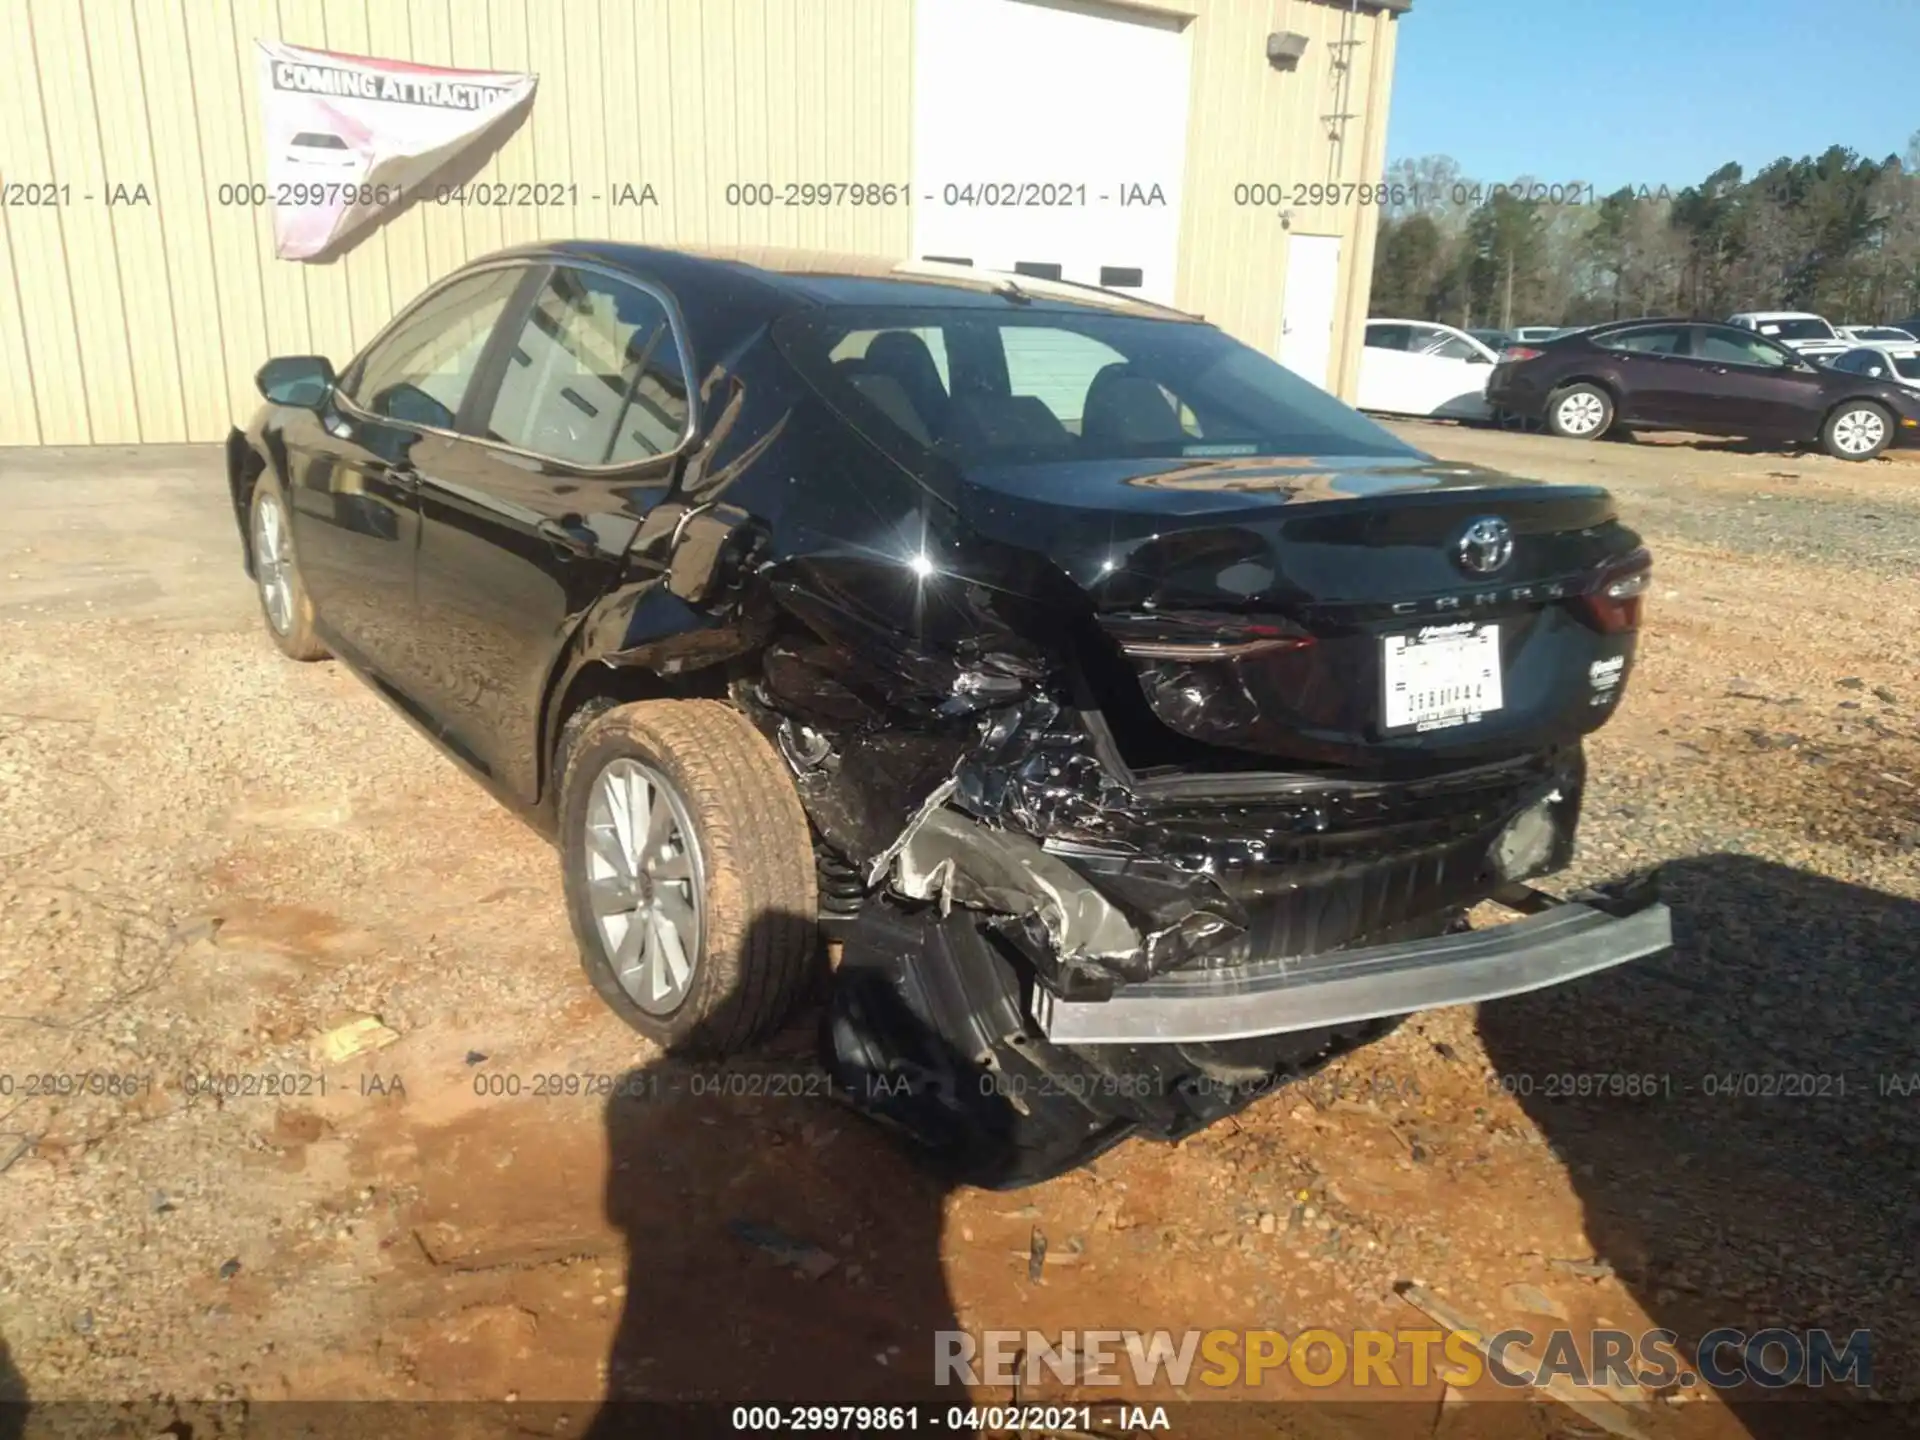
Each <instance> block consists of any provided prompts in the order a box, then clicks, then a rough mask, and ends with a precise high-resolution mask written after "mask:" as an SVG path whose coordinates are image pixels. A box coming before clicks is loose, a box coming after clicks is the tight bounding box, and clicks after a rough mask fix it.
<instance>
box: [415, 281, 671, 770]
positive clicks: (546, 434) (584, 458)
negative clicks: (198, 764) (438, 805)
mask: <svg viewBox="0 0 1920 1440" xmlns="http://www.w3.org/2000/svg"><path fill="white" fill-rule="evenodd" d="M523 315H524V318H520V316H518V315H516V316H515V317H510V318H509V320H508V322H507V323H506V324H505V325H503V326H502V329H501V334H500V338H499V341H498V343H497V344H496V345H495V346H494V347H493V349H492V350H491V351H490V352H489V354H488V357H487V359H486V362H485V369H484V373H483V376H482V379H481V381H480V382H479V384H478V385H477V386H476V394H475V396H474V397H473V398H472V399H471V400H470V401H469V404H468V406H467V409H466V411H465V412H463V414H462V416H461V429H462V431H463V432H464V433H465V435H466V438H465V439H463V440H462V441H461V442H460V443H459V444H458V445H457V446H456V447H455V452H454V453H453V454H452V455H451V456H449V457H448V463H447V464H445V465H444V466H442V467H441V468H440V469H438V470H437V471H435V472H434V473H433V474H431V475H425V474H423V476H422V478H421V482H420V488H419V494H420V517H421V534H420V560H419V566H418V570H417V577H418V580H417V589H418V595H419V603H420V613H421V624H422V628H423V631H424V633H427V634H429V635H431V636H432V637H433V639H434V641H435V649H436V655H435V659H434V666H433V671H432V674H431V676H430V680H429V685H428V687H427V694H426V696H425V700H426V703H427V704H428V705H429V706H430V708H431V709H432V712H433V715H434V718H435V721H436V723H437V725H438V728H439V730H440V733H441V735H442V737H443V739H444V740H445V742H446V744H447V746H448V748H449V749H451V750H453V751H454V752H455V753H456V754H458V755H460V756H461V757H462V758H463V759H465V760H466V761H467V762H468V763H469V764H470V765H471V766H472V767H473V768H474V769H475V770H476V771H477V772H479V774H480V775H481V776H483V777H484V778H486V779H487V780H488V781H489V782H490V783H492V784H493V785H494V786H495V787H496V788H497V789H498V790H500V791H501V792H502V793H503V794H504V795H506V796H507V797H509V798H511V799H514V800H518V801H520V802H522V803H531V802H532V801H533V800H534V799H535V798H536V795H537V793H538V786H539V763H538V754H539V736H540V717H541V712H542V705H543V701H544V700H545V698H546V697H545V691H546V685H547V682H548V678H549V677H550V675H551V674H552V673H553V669H554V666H555V664H556V662H557V661H558V660H559V658H560V656H561V653H562V651H563V650H564V648H565V646H566V644H567V643H568V641H569V639H570V638H571V635H572V633H573V629H574V626H575V624H576V622H577V621H578V620H579V618H580V617H581V615H582V614H583V613H584V612H585V611H586V609H587V608H588V606H590V605H591V604H592V603H593V601H594V600H596V599H597V598H598V597H599V596H601V595H602V594H604V593H605V592H606V591H607V589H608V588H609V587H610V586H612V585H613V584H614V582H615V581H616V579H617V578H618V576H619V574H620V571H621V565H622V561H623V557H624V556H625V554H626V552H627V549H628V547H629V545H630V544H631V543H632V541H633V538H634V535H635V534H636V532H637V531H638V529H639V525H640V521H641V519H642V518H643V517H644V516H645V515H646V512H647V511H648V510H650V509H651V508H653V506H654V505H655V504H657V503H658V502H659V501H660V499H661V498H662V497H663V496H664V495H665V494H666V493H667V491H668V489H669V488H670V485H671V483H672V480H673V478H674V474H675V472H676V470H677V467H678V457H679V456H680V455H681V454H682V453H683V452H684V450H685V448H686V445H687V443H688V441H689V439H690V437H691V433H692V429H693V406H692V397H693V394H694V388H693V384H692V379H691V376H692V368H691V351H690V350H689V348H688V347H687V345H686V343H685V340H684V336H685V329H684V326H683V325H682V324H681V322H680V320H679V318H678V315H677V311H676V309H675V307H674V306H673V304H672V302H671V301H670V300H669V299H668V297H667V295H666V292H664V291H663V290H658V289H655V288H653V287H651V286H649V285H647V284H644V283H642V282H639V281H636V280H634V279H632V278H630V277H626V276H623V275H620V274H616V273H614V272H611V271H607V270H603V269H601V268H599V267H596V266H593V265H589V264H584V263H582V264H571V263H570V264H564V265H555V266H551V267H546V268H543V269H542V271H541V272H540V274H539V275H538V276H537V277H536V278H535V281H534V283H533V284H532V286H531V287H530V292H529V295H528V296H527V298H526V303H525V305H524V311H523ZM516 321H517V323H516Z"/></svg>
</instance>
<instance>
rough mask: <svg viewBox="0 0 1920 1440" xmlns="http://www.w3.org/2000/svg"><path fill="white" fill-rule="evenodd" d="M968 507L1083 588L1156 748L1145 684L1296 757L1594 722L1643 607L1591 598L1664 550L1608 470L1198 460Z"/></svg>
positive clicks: (1121, 469)
mask: <svg viewBox="0 0 1920 1440" xmlns="http://www.w3.org/2000/svg"><path fill="white" fill-rule="evenodd" d="M961 509H962V514H963V516H964V518H965V519H966V520H967V521H969V522H970V523H971V524H972V526H973V527H974V528H976V529H977V530H979V531H981V532H982V533H983V534H985V535H986V536H988V537H991V538H993V539H997V540H1000V541H1002V542H1004V543H1006V544H1009V545H1016V546H1020V547H1022V548H1025V549H1028V550H1036V551H1039V552H1041V553H1043V554H1044V555H1045V557H1046V558H1047V559H1048V560H1049V561H1050V562H1051V563H1052V565H1053V567H1055V568H1056V569H1057V570H1058V571H1059V572H1061V573H1062V574H1064V575H1065V576H1066V577H1067V578H1068V579H1070V580H1071V581H1072V582H1073V584H1074V585H1075V587H1076V588H1077V589H1079V590H1080V591H1081V592H1082V593H1083V594H1084V595H1085V596H1086V599H1087V601H1088V602H1089V604H1090V607H1091V610H1092V612H1093V617H1094V628H1093V633H1092V634H1091V635H1090V636H1089V637H1088V640H1089V643H1088V645H1087V646H1085V647H1084V652H1085V654H1086V658H1087V660H1088V662H1089V663H1088V664H1087V666H1086V668H1087V670H1088V672H1089V674H1090V676H1092V678H1093V679H1094V681H1095V689H1096V692H1097V694H1098V695H1099V697H1100V702H1101V704H1102V708H1103V709H1111V710H1113V711H1114V712H1116V716H1117V720H1118V723H1116V725H1115V730H1116V733H1117V734H1120V735H1123V736H1124V735H1126V734H1129V733H1131V734H1132V735H1133V736H1134V740H1135V749H1136V751H1137V750H1139V749H1140V747H1141V746H1143V745H1144V746H1146V747H1147V748H1148V749H1151V748H1152V738H1153V737H1152V735H1151V731H1152V729H1153V727H1151V726H1139V725H1134V726H1129V725H1128V724H1127V721H1126V716H1125V713H1124V712H1125V711H1126V710H1127V708H1128V706H1129V705H1132V706H1134V707H1137V706H1138V705H1139V703H1140V701H1142V700H1144V701H1145V703H1146V705H1147V706H1148V707H1149V709H1150V710H1151V713H1152V715H1153V717H1154V718H1155V719H1157V721H1158V722H1159V725H1160V726H1164V727H1166V728H1167V729H1170V730H1172V731H1174V732H1177V734H1179V735H1181V736H1185V737H1188V738H1189V739H1191V740H1198V741H1202V742H1206V743H1208V744H1213V745H1222V746H1228V747H1232V748H1235V749H1240V750H1246V751H1252V752H1257V753H1261V754H1267V755H1274V756H1278V757H1284V758H1287V759H1290V760H1295V761H1310V762H1323V763H1332V764H1339V765H1352V764H1368V763H1373V762H1387V761H1391V760H1392V759H1394V758H1395V757H1419V758H1421V759H1423V760H1435V759H1446V760H1456V759H1457V760H1468V759H1477V758H1483V757H1487V756H1491V755H1498V754H1511V753H1517V752H1520V751H1525V750H1531V749H1535V748H1542V747H1546V746H1552V745H1558V744H1564V743H1567V742H1569V741H1571V740H1576V739H1578V737H1579V736H1581V735H1583V734H1585V733H1587V732H1588V731H1590V730H1593V729H1595V728H1597V727H1598V726H1599V725H1600V724H1601V723H1603V722H1604V721H1605V719H1606V718H1607V716H1608V715H1610V714H1611V713H1612V710H1613V708H1614V707H1615V706H1616V705H1617V703H1618V700H1619V698H1620V695H1621V694H1622V693H1623V691H1624V688H1625V679H1626V673H1627V671H1628V669H1629V668H1630V667H1631V664H1632V654H1633V640H1634V626H1635V624H1636V623H1637V600H1636V601H1634V602H1633V604H1632V605H1631V606H1624V605H1622V606H1615V607H1614V608H1613V609H1612V610H1607V609H1605V608H1604V607H1596V605H1595V603H1594V602H1593V601H1591V600H1590V599H1588V598H1585V597H1588V596H1591V595H1592V594H1594V593H1595V592H1596V590H1598V591H1601V592H1604V591H1605V590H1606V589H1607V588H1608V587H1609V586H1612V585H1615V584H1616V582H1617V581H1618V580H1619V577H1620V576H1621V575H1622V574H1637V573H1639V572H1640V571H1641V570H1643V569H1644V564H1643V558H1644V552H1639V550H1638V547H1639V537H1638V536H1636V535H1635V534H1634V533H1633V532H1632V531H1631V530H1628V529H1627V528H1626V527H1624V526H1623V525H1621V524H1620V522H1619V520H1618V518H1617V516H1616V515H1615V511H1614V506H1613V501H1612V499H1611V497H1610V496H1609V495H1608V493H1607V492H1606V491H1604V490H1602V489H1599V488H1597V487H1593V486H1583V485H1554V484H1545V483H1541V482H1537V481H1528V480H1520V479H1516V478H1513V477H1510V476H1505V475H1501V474H1498V473H1497V472H1493V471H1489V470H1484V469H1479V468H1477V467H1473V466H1465V465H1453V464H1444V463H1440V462H1437V461H1434V460H1431V459H1428V458H1426V457H1417V458H1412V459H1398V458H1383V459H1379V460H1358V461H1354V460H1345V459H1340V460H1328V459H1323V458H1317V457H1282V458H1274V457H1226V456H1222V457H1195V456H1192V455H1186V456H1181V457H1177V458H1172V459H1160V460H1128V461H1111V462H1106V461H1089V462H1073V463H1065V464H1032V465H1008V466H992V467H989V466H976V467H971V468H969V469H968V470H967V471H966V473H965V476H964V483H963V488H962V493H961ZM1623 566H1624V567H1625V569H1624V570H1623V568H1622V567H1623ZM1639 583H1643V582H1639ZM1129 674H1130V675H1131V682H1132V683H1131V684H1126V685H1122V684H1120V683H1118V682H1117V677H1122V678H1123V677H1126V676H1128V675H1129ZM1128 691H1131V693H1126V692H1128ZM1136 758H1138V757H1136Z"/></svg>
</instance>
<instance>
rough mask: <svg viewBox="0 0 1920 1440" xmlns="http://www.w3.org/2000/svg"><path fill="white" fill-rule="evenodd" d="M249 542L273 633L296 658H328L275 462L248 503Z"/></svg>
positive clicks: (263, 612) (255, 581) (264, 615)
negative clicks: (315, 626)
mask: <svg viewBox="0 0 1920 1440" xmlns="http://www.w3.org/2000/svg"><path fill="white" fill-rule="evenodd" d="M247 548H248V553H249V554H250V555H251V556H252V557H253V588H254V594H255V595H257V596H258V597H259V600H260V618H261V619H262V620H264V621H266V624H267V634H268V635H270V636H272V637H273V643H274V644H275V645H278V646H279V647H280V653H281V654H282V655H285V656H286V657H287V658H288V659H290V660H302V661H306V660H325V659H326V658H327V654H328V652H327V647H326V646H324V645H322V644H321V643H320V641H319V639H318V637H317V636H315V634H314V633H313V600H312V598H311V597H310V596H308V594H307V587H306V584H305V583H304V582H303V581H302V580H301V579H300V564H299V561H298V559H297V558H296V557H295V555H294V553H293V529H292V527H291V525H290V524H289V523H288V517H287V497H286V495H285V494H284V493H283V492H282V491H281V489H280V480H279V478H278V477H277V476H276V475H275V474H274V473H273V471H272V469H271V468H269V469H267V470H266V471H263V472H262V473H261V476H260V478H259V479H258V480H256V481H255V482H254V486H253V499H252V500H251V502H249V504H248V506H247Z"/></svg>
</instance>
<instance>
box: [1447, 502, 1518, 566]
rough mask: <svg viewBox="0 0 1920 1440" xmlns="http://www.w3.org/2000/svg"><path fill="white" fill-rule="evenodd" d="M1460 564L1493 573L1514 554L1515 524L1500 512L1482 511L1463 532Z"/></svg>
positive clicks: (1459, 552)
mask: <svg viewBox="0 0 1920 1440" xmlns="http://www.w3.org/2000/svg"><path fill="white" fill-rule="evenodd" d="M1457 553H1458V554H1459V557H1460V568H1461V569H1462V570H1468V571H1471V572H1472V573H1473V574H1475V575H1491V574H1493V572H1494V571H1496V570H1498V569H1500V568H1501V567H1502V566H1503V565H1505V564H1506V563H1507V562H1508V561H1509V560H1511V559H1512V558H1513V527H1512V526H1511V525H1509V524H1507V522H1506V521H1504V520H1502V519H1501V518H1500V517H1499V516H1497V515H1483V516H1481V517H1480V518H1479V519H1478V520H1475V521H1473V522H1472V523H1471V524H1469V525H1468V526H1467V528H1466V530H1465V531H1463V532H1462V533H1461V536H1460V548H1459V551H1458V552H1457Z"/></svg>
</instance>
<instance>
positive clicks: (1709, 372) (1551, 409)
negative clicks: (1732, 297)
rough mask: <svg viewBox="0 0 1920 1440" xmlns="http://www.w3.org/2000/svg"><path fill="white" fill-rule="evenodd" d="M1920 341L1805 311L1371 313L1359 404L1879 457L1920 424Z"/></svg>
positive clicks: (1584, 434) (1585, 435)
mask: <svg viewBox="0 0 1920 1440" xmlns="http://www.w3.org/2000/svg"><path fill="white" fill-rule="evenodd" d="M1916 401H1920V340H1916V339H1915V338H1914V336H1913V335H1912V334H1910V333H1909V332H1908V331H1907V330H1906V329H1905V328H1904V327H1901V326H1891V325H1860V326H1847V327H1844V328H1840V327H1835V326H1833V325H1830V324H1828V323H1827V321H1826V320H1825V319H1823V318H1822V317H1820V316H1818V315H1813V314H1808V313H1804V312H1798V311H1750V312H1746V313H1743V314H1739V315H1735V316H1733V317H1732V318H1731V319H1730V320H1729V321H1728V322H1727V323H1725V324H1716V323H1712V322H1705V321H1697V320H1689V319H1655V318H1641V319H1634V320H1621V321H1614V322H1612V323H1609V324H1605V325H1593V326H1582V327H1557V328H1556V327H1551V326H1521V327H1519V328H1517V329H1515V330H1512V331H1499V330H1480V331H1472V332H1470V331H1464V330H1456V329H1454V328H1453V327H1452V326H1448V325H1440V324H1436V323H1433V322H1430V321H1416V320H1393V319H1379V320H1369V321H1368V322H1367V333H1366V345H1365V348H1364V350H1363V352H1362V359H1361V363H1360V393H1359V406H1360V408H1361V409H1362V410H1370V411H1376V412H1379V413H1383V414H1391V415H1417V416H1433V417H1437V418H1445V419H1455V420H1500V421H1503V422H1507V423H1519V424H1522V425H1536V424H1537V425H1539V426H1541V427H1543V428H1545V429H1546V430H1548V431H1550V432H1552V433H1553V434H1556V435H1561V436H1564V437H1567V438H1569V439H1595V438H1598V437H1599V436H1601V435H1606V434H1618V433H1621V432H1623V431H1628V430H1632V429H1655V428H1670V429H1681V430H1690V431H1698V432H1701V433H1705V434H1727V435H1741V436H1747V437H1750V438H1754V439H1761V440H1774V441H1780V442H1782V443H1789V444H1795V443H1804V444H1818V445H1820V446H1821V447H1822V448H1823V449H1825V450H1826V451H1827V452H1828V453H1829V454H1832V455H1836V456H1838V457H1839V458H1841V459H1844V460H1868V459H1871V458H1873V457H1874V456H1875V455H1878V454H1880V453H1881V452H1882V451H1883V450H1885V449H1886V448H1887V447H1888V446H1889V445H1893V444H1896V443H1900V442H1901V441H1903V440H1912V439H1913V438H1914V436H1915V432H1916V430H1920V409H1916V408H1915V403H1916Z"/></svg>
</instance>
